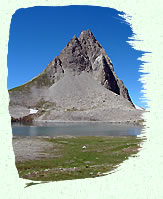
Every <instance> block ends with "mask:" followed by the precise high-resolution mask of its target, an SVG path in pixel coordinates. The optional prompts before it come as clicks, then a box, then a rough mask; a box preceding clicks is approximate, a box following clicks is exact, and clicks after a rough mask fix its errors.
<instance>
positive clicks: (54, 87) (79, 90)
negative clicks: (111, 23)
mask: <svg viewBox="0 0 163 199" xmlns="http://www.w3.org/2000/svg"><path fill="white" fill-rule="evenodd" d="M9 94H10V110H11V111H10V113H11V112H12V113H13V112H14V113H15V115H14V116H13V117H18V115H16V112H17V111H16V108H15V107H16V106H19V109H21V108H20V107H22V110H23V109H24V108H26V109H28V108H31V107H32V108H35V109H39V110H41V112H43V113H42V114H40V115H39V116H38V117H39V119H40V120H44V119H45V120H48V119H50V120H56V119H63V120H64V118H65V116H63V115H65V113H64V112H69V114H68V115H67V116H66V117H69V118H71V120H76V119H73V118H78V119H77V120H80V119H81V118H83V117H84V113H85V111H87V112H89V113H90V112H92V113H90V114H92V115H93V116H92V118H94V120H96V119H97V118H96V117H94V114H96V115H97V113H96V112H97V110H98V109H99V108H100V110H102V108H103V109H105V110H107V109H109V110H110V109H112V111H113V109H114V110H115V109H116V110H118V109H119V110H129V109H130V110H135V107H134V105H133V103H132V101H131V99H130V96H129V93H128V90H127V88H126V87H125V85H124V84H123V82H122V81H121V80H120V79H119V78H118V77H117V75H116V74H115V72H114V68H113V64H112V62H111V60H110V58H109V57H108V56H107V54H106V52H105V50H104V49H103V48H102V46H101V45H100V44H99V42H98V41H97V40H96V38H95V37H94V35H93V34H92V32H91V31H90V30H87V31H82V32H81V34H80V36H79V38H77V37H76V36H74V37H73V38H72V39H71V40H70V41H69V43H68V44H67V45H66V47H65V48H64V49H63V50H62V51H61V53H60V55H59V56H57V57H55V58H54V60H53V61H52V62H51V63H49V65H48V66H47V67H46V68H45V70H44V71H43V72H42V73H41V74H40V75H38V76H37V77H35V78H34V79H32V80H31V81H29V82H27V83H26V84H24V85H22V86H20V87H17V88H14V89H11V90H10V91H9ZM13 110H14V111H13ZM66 110H67V111H66ZM77 110H78V111H77ZM95 110H96V111H95ZM47 111H49V112H48V113H49V114H47ZM19 112H20V111H19ZM39 112H40V111H39ZM61 112H63V113H62V114H61ZM74 112H76V113H74ZM77 112H78V114H77ZM80 113H81V114H82V116H81V114H80ZM89 113H88V116H87V119H86V120H89V119H90V115H89ZM66 114H67V113H66ZM73 114H76V116H72V115H73ZM48 115H49V116H48ZM60 115H62V116H60ZM98 115H99V114H98ZM109 117H110V116H109ZM99 118H100V115H99V116H98V119H97V120H99ZM105 119H106V120H109V118H108V116H107V115H106V116H105Z"/></svg>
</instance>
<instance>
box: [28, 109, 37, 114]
mask: <svg viewBox="0 0 163 199" xmlns="http://www.w3.org/2000/svg"><path fill="white" fill-rule="evenodd" d="M37 112H38V110H36V109H31V108H30V109H29V114H35V113H37Z"/></svg>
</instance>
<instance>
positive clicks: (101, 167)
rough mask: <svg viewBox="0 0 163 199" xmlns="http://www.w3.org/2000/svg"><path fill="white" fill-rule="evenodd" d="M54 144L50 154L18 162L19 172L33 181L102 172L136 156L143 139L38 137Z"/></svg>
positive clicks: (79, 176) (100, 174)
mask: <svg viewBox="0 0 163 199" xmlns="http://www.w3.org/2000/svg"><path fill="white" fill-rule="evenodd" d="M39 139H41V140H45V141H46V142H47V141H48V142H49V143H51V144H52V146H53V147H52V148H51V149H49V150H48V151H47V150H43V151H42V153H47V154H48V155H50V156H51V157H50V158H49V156H47V158H41V159H39V160H28V161H24V162H16V167H17V169H18V173H19V176H20V177H21V178H25V179H30V180H34V181H43V182H46V181H60V180H71V179H81V178H92V177H98V176H103V175H105V173H108V172H110V171H113V170H114V169H115V168H116V167H117V166H118V165H119V164H120V163H122V162H123V161H124V160H126V159H128V158H129V157H130V156H135V155H136V154H137V152H138V150H139V149H140V143H141V142H142V141H143V140H142V139H140V138H138V137H135V136H120V137H118V136H117V137H112V136H78V137H72V136H68V137H65V136H58V137H53V138H50V137H47V138H45V137H44V138H39Z"/></svg>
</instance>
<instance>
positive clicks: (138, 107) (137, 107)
mask: <svg viewBox="0 0 163 199" xmlns="http://www.w3.org/2000/svg"><path fill="white" fill-rule="evenodd" d="M134 106H135V108H136V109H138V110H144V109H143V108H141V107H140V106H137V105H136V104H134Z"/></svg>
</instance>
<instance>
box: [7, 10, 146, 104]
mask: <svg viewBox="0 0 163 199" xmlns="http://www.w3.org/2000/svg"><path fill="white" fill-rule="evenodd" d="M118 14H123V13H121V12H118V11H116V10H114V9H111V8H102V7H95V6H64V7H32V8H26V9H19V10H17V11H16V12H15V14H14V15H13V16H12V20H11V26H10V36H9V44H8V89H11V88H14V87H16V86H19V85H21V84H23V83H25V82H27V81H29V80H30V79H32V78H33V77H35V76H36V75H38V74H39V73H41V72H42V71H43V70H44V69H45V68H46V66H47V65H48V64H49V62H50V61H52V60H53V59H54V58H55V57H56V56H57V55H59V54H60V52H61V50H62V49H63V48H64V47H65V46H66V44H67V43H68V42H69V40H70V39H71V38H72V37H73V36H74V35H76V36H77V37H78V36H79V35H80V33H81V31H82V30H87V29H89V30H91V31H92V33H93V34H94V36H95V37H96V39H97V40H98V41H99V43H100V44H101V45H102V47H103V48H104V49H105V51H106V53H107V55H108V56H109V57H110V59H111V60H112V62H113V66H114V70H115V72H116V74H117V76H118V77H119V78H120V79H121V80H122V81H123V82H124V84H125V86H126V87H127V88H128V90H129V94H130V97H131V99H132V101H133V103H135V104H137V105H139V106H142V107H146V106H145V105H146V104H145V103H144V102H142V101H141V99H140V98H141V96H142V94H141V93H140V90H141V87H142V84H141V83H140V82H139V81H138V79H139V77H140V75H141V73H140V72H138V69H139V67H140V65H141V64H142V62H141V61H140V60H137V59H138V58H139V57H141V55H142V54H143V53H144V52H141V51H136V50H134V49H133V48H132V47H131V46H130V45H129V44H128V43H127V42H126V41H128V40H129V39H128V37H131V36H132V35H133V32H132V30H131V28H130V26H129V25H128V24H127V23H125V21H124V20H123V18H121V17H119V16H118Z"/></svg>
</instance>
